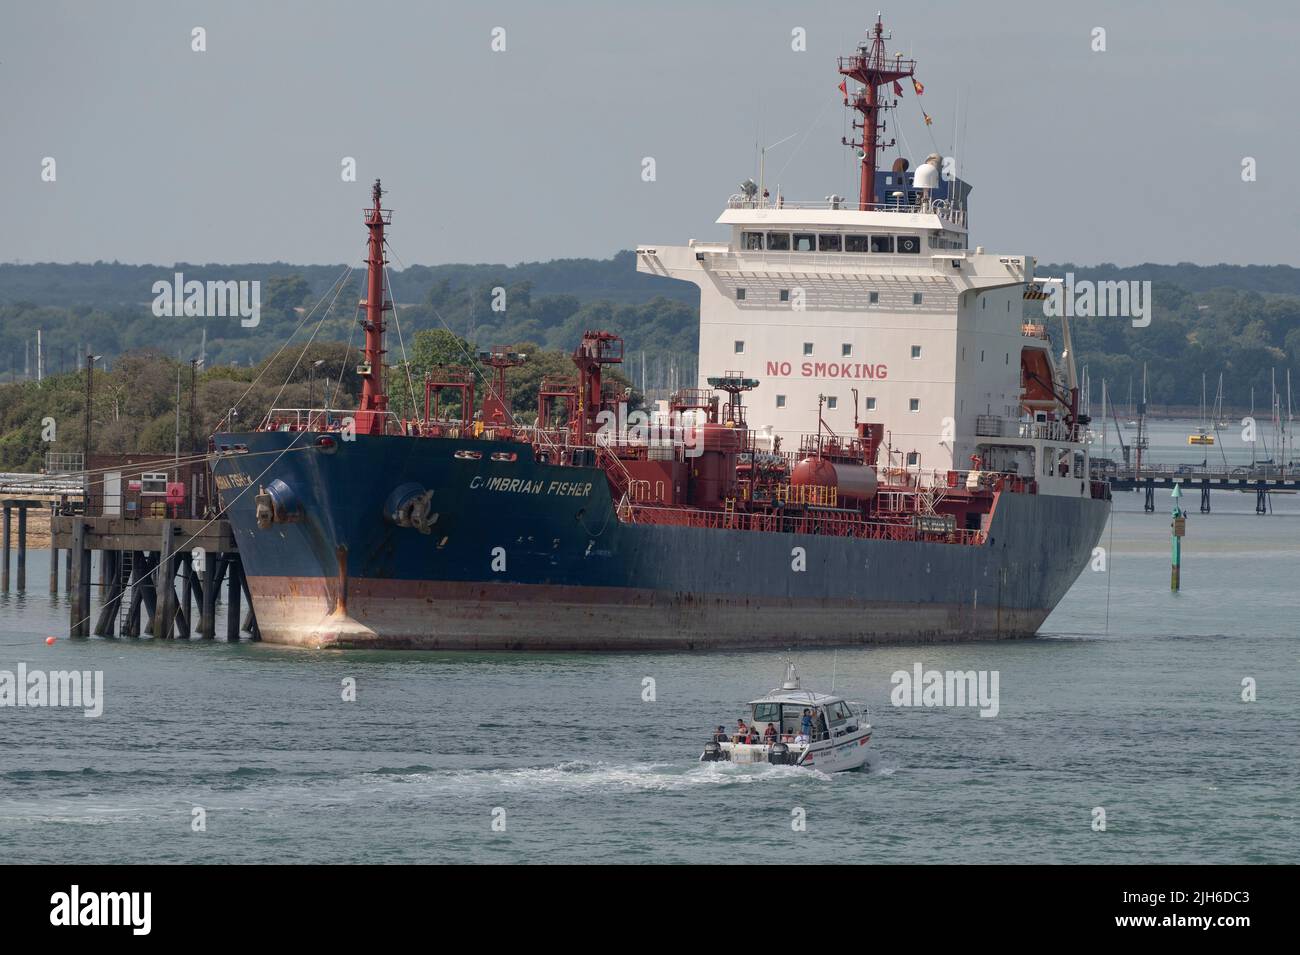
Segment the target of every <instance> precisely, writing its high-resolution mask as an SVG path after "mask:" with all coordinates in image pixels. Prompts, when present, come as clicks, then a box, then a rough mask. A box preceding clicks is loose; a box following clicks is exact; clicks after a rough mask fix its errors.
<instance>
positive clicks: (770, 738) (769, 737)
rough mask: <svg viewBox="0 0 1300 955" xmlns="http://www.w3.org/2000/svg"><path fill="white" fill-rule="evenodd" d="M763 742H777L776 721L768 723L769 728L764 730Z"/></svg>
mask: <svg viewBox="0 0 1300 955" xmlns="http://www.w3.org/2000/svg"><path fill="white" fill-rule="evenodd" d="M763 742H764V743H775V742H776V724H775V723H768V724H767V729H765V730H763Z"/></svg>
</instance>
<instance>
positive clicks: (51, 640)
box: [45, 637, 54, 647]
mask: <svg viewBox="0 0 1300 955" xmlns="http://www.w3.org/2000/svg"><path fill="white" fill-rule="evenodd" d="M45 645H46V646H47V647H52V646H54V638H53V637H46V638H45Z"/></svg>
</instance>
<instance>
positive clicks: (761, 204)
mask: <svg viewBox="0 0 1300 955" xmlns="http://www.w3.org/2000/svg"><path fill="white" fill-rule="evenodd" d="M727 208H728V209H763V210H779V209H795V210H799V211H802V210H811V211H821V212H901V213H906V214H909V215H936V216H939V217H940V218H941V219H946V220H947V221H949V222H954V223H957V224H959V225H964V224H965V222H966V211H965V210H964V209H957V208H954V207H953V206H951V205H949V204H948V203H947V202H946V201H943V202H942V204H936V203H934V202H931V203H928V204H927V203H923V202H869V203H867V205H866V208H859V207H858V203H856V202H854V201H853V200H852V199H846V198H843V197H837V198H833V199H786V198H784V197H779V198H774V197H771V196H769V197H768V198H766V199H763V198H761V197H759V196H753V197H749V196H745V195H740V194H737V195H734V196H732V197H731V198H729V199H728V200H727Z"/></svg>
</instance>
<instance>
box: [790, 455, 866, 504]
mask: <svg viewBox="0 0 1300 955" xmlns="http://www.w3.org/2000/svg"><path fill="white" fill-rule="evenodd" d="M790 483H791V484H792V485H796V486H798V485H815V486H818V487H833V488H835V489H836V496H837V497H838V499H839V500H840V501H849V502H853V503H860V502H865V501H869V500H871V499H872V498H873V497H875V496H876V469H875V468H869V467H867V466H865V465H862V464H837V463H836V462H834V461H827V460H826V459H825V458H804V459H803V460H802V461H800V462H799V463H798V464H796V465H795V466H794V470H793V471H792V472H790Z"/></svg>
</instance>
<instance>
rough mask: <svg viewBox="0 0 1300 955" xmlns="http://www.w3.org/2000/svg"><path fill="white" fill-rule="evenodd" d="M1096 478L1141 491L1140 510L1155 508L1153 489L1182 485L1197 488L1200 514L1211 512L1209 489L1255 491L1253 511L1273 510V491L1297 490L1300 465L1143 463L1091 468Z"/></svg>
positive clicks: (1118, 487) (1119, 488)
mask: <svg viewBox="0 0 1300 955" xmlns="http://www.w3.org/2000/svg"><path fill="white" fill-rule="evenodd" d="M1093 477H1094V479H1096V480H1105V481H1109V482H1110V486H1111V490H1114V491H1141V492H1143V510H1145V511H1148V512H1153V511H1155V509H1156V489H1157V488H1159V489H1162V490H1170V489H1172V488H1173V487H1174V486H1176V485H1181V486H1182V487H1183V488H1184V489H1186V490H1188V491H1190V490H1191V489H1192V488H1197V489H1199V490H1200V508H1201V513H1202V514H1209V513H1210V491H1211V490H1217V491H1237V492H1240V493H1251V492H1254V494H1255V513H1256V514H1268V513H1270V512H1271V511H1272V509H1273V505H1272V498H1271V495H1272V494H1276V493H1288V494H1290V493H1295V492H1296V491H1300V468H1292V467H1282V466H1279V465H1271V464H1269V465H1264V464H1256V465H1253V466H1252V465H1240V466H1236V467H1232V466H1223V467H1203V466H1202V465H1200V464H1165V465H1151V464H1146V465H1143V466H1141V467H1132V466H1125V465H1120V466H1118V467H1109V468H1105V469H1096V470H1094V473H1093Z"/></svg>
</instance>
